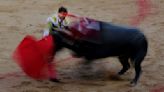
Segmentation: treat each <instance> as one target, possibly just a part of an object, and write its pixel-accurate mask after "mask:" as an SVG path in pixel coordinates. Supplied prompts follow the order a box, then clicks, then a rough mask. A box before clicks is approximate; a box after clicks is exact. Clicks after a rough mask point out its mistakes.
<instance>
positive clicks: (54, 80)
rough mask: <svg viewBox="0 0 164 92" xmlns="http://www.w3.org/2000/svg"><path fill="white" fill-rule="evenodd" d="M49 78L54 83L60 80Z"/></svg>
mask: <svg viewBox="0 0 164 92" xmlns="http://www.w3.org/2000/svg"><path fill="white" fill-rule="evenodd" d="M49 80H50V81H51V82H56V83H60V82H61V81H60V80H59V79H56V78H50V79H49Z"/></svg>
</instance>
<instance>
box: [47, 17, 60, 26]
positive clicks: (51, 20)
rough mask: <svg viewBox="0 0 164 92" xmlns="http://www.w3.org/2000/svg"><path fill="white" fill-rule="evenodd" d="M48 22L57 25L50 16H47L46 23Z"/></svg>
mask: <svg viewBox="0 0 164 92" xmlns="http://www.w3.org/2000/svg"><path fill="white" fill-rule="evenodd" d="M49 22H51V23H53V24H54V25H55V26H58V22H57V21H54V20H53V18H52V17H48V18H47V23H49Z"/></svg>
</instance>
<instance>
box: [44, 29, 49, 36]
mask: <svg viewBox="0 0 164 92" xmlns="http://www.w3.org/2000/svg"><path fill="white" fill-rule="evenodd" d="M48 35H49V30H48V29H45V30H44V31H43V37H46V36H48Z"/></svg>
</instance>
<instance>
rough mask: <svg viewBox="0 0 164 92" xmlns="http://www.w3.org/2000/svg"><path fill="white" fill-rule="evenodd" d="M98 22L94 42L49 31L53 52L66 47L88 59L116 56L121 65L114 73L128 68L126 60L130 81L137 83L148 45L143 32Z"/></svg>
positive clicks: (122, 71)
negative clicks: (130, 69)
mask: <svg viewBox="0 0 164 92" xmlns="http://www.w3.org/2000/svg"><path fill="white" fill-rule="evenodd" d="M100 25H101V31H99V35H98V38H99V40H96V41H95V42H94V41H93V42H92V41H89V40H82V39H74V40H72V39H70V38H69V37H70V36H68V35H66V34H65V33H62V32H57V31H55V32H53V33H52V35H53V38H54V44H55V46H56V48H57V49H56V51H58V50H60V49H61V48H63V47H66V48H68V49H70V50H72V51H74V52H75V53H76V55H77V56H79V57H84V58H85V59H86V60H88V61H91V60H94V59H98V58H105V57H109V56H117V57H118V59H119V61H120V63H121V64H122V66H123V68H122V69H121V70H120V71H119V72H118V74H119V75H122V74H124V73H125V72H126V71H127V70H128V69H129V68H130V64H129V60H130V61H131V62H132V64H133V66H134V68H135V77H134V79H133V80H132V81H131V84H137V81H138V79H139V77H140V74H141V72H142V70H141V62H142V61H143V59H144V57H145V56H146V54H147V48H148V43H147V39H146V38H145V36H144V34H143V33H142V32H141V31H140V30H138V29H136V28H128V27H121V26H116V25H113V24H110V23H105V22H100ZM70 41H71V42H73V43H70ZM56 51H55V52H56Z"/></svg>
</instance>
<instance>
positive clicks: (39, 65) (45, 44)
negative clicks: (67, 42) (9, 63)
mask: <svg viewBox="0 0 164 92" xmlns="http://www.w3.org/2000/svg"><path fill="white" fill-rule="evenodd" d="M53 51H54V45H53V39H52V36H47V37H45V38H43V39H41V40H36V38H34V37H33V36H26V37H25V38H24V39H23V40H22V41H21V43H20V44H19V45H18V47H17V48H16V50H15V52H14V54H13V58H14V59H15V61H16V63H17V64H18V65H19V66H20V67H21V68H22V70H23V71H24V72H25V73H26V74H27V75H28V76H29V77H32V78H34V79H47V78H49V77H50V76H51V75H52V74H55V71H54V72H52V70H53V67H50V66H52V63H51V62H52V61H53Z"/></svg>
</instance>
